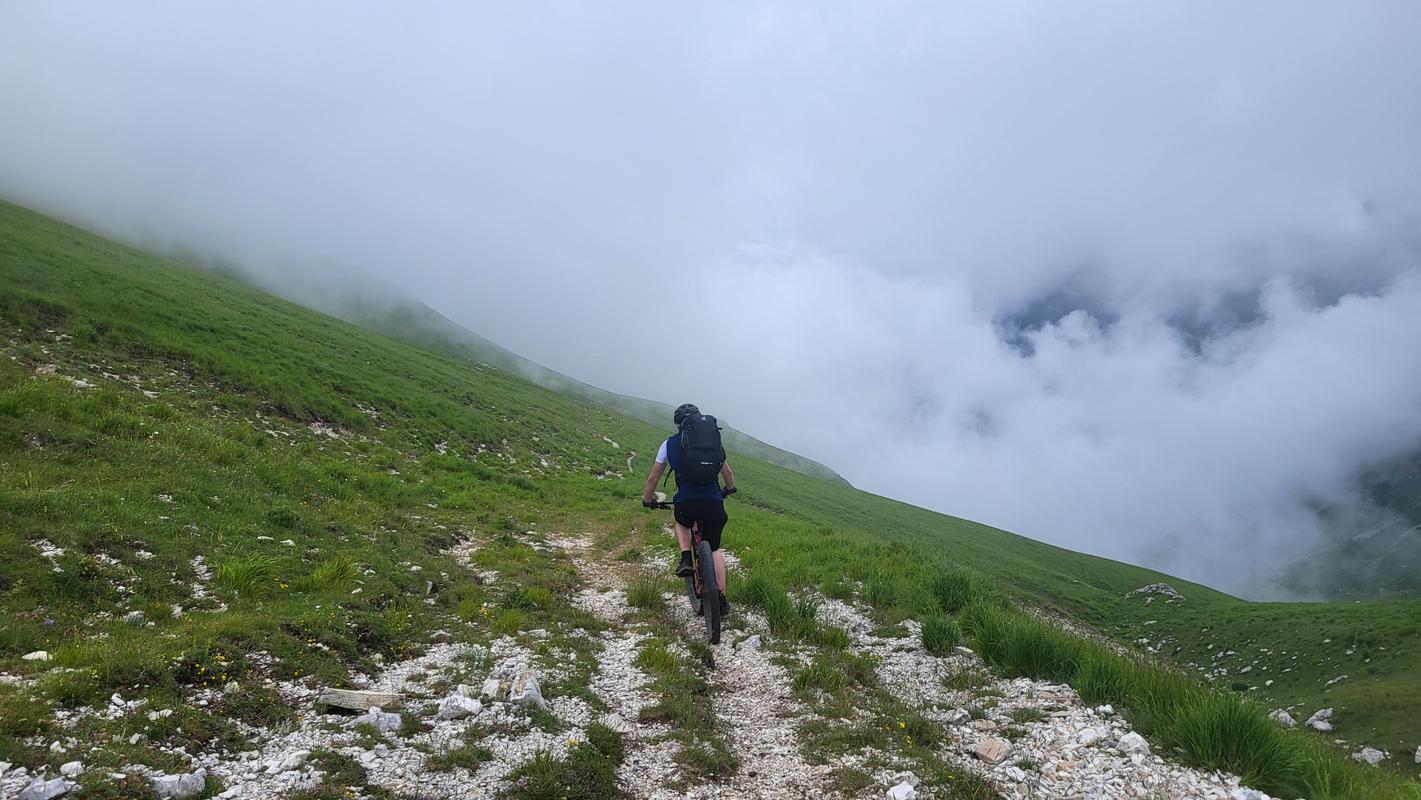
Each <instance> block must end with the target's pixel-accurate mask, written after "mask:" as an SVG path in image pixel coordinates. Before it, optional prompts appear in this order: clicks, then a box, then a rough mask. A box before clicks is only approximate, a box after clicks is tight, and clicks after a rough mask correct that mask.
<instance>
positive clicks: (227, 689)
mask: <svg viewBox="0 0 1421 800" xmlns="http://www.w3.org/2000/svg"><path fill="white" fill-rule="evenodd" d="M240 691H242V684H240V683H237V682H236V681H228V682H227V683H225V684H223V685H222V693H223V694H236V693H237V692H240Z"/></svg>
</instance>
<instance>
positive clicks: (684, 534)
mask: <svg viewBox="0 0 1421 800" xmlns="http://www.w3.org/2000/svg"><path fill="white" fill-rule="evenodd" d="M700 413H701V410H700V409H699V408H696V406H695V405H694V404H692V403H685V404H683V405H681V406H680V407H678V408H677V409H676V412H675V414H673V415H672V421H674V422H675V423H676V428H677V429H678V432H677V433H674V434H672V435H671V436H670V437H668V438H667V439H666V441H664V442H662V443H661V448H660V449H659V450H657V451H656V462H655V463H654V464H652V465H651V475H649V476H648V477H647V479H646V486H645V487H643V488H642V492H641V501H642V504H643V505H647V506H654V505H656V494H655V493H656V482H657V481H659V480H661V476H662V475H663V474H664V473H665V472H666V467H667V466H668V465H670V467H671V470H672V471H673V472H675V473H676V496H675V497H673V498H672V499H671V502H672V503H673V504H674V505H675V516H676V543H677V544H679V545H680V546H681V563H679V564H677V565H676V574H677V575H679V576H681V577H685V576H687V575H690V574H691V572H692V571H693V569H694V568H693V567H692V566H691V526H692V525H694V524H695V523H697V522H699V523H700V524H701V538H702V539H704V540H705V541H706V542H707V543H708V544H709V545H710V549H711V552H712V555H713V560H714V561H715V582H716V585H717V586H719V587H720V614H721V616H725V615H726V614H728V613H730V604H729V603H727V602H726V600H725V558H724V556H722V555H721V553H720V534H721V532H722V531H723V530H725V522H726V519H727V517H726V515H725V498H726V496H728V495H731V494H734V493H735V473H734V472H731V470H730V464H728V463H725V462H722V463H721V467H720V479H721V480H724V482H725V488H723V489H722V488H721V486H720V481H717V480H714V479H712V482H711V483H705V484H695V483H689V482H682V480H681V470H680V469H678V467H679V466H680V457H681V434H680V432H679V429H680V427H681V423H682V422H683V421H684V420H685V419H686V418H687V417H689V416H691V415H692V414H694V415H697V416H699V415H700Z"/></svg>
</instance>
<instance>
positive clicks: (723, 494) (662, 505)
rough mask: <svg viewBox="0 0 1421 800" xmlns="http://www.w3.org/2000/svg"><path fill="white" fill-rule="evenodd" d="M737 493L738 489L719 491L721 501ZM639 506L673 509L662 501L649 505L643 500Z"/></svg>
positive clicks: (663, 509) (662, 509)
mask: <svg viewBox="0 0 1421 800" xmlns="http://www.w3.org/2000/svg"><path fill="white" fill-rule="evenodd" d="M738 491H740V490H739V489H735V488H730V489H721V490H720V496H721V499H725V498H727V497H729V496H731V495H733V494H735V493H736V492H738ZM641 505H642V507H643V508H655V509H658V510H661V511H669V510H671V509H672V508H674V506H673V505H672V504H670V503H668V502H666V501H664V500H654V501H652V502H650V503H648V502H647V501H645V500H643V501H641Z"/></svg>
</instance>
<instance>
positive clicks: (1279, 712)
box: [1268, 708, 1298, 728]
mask: <svg viewBox="0 0 1421 800" xmlns="http://www.w3.org/2000/svg"><path fill="white" fill-rule="evenodd" d="M1268 718H1269V719H1271V720H1273V721H1274V722H1276V723H1278V724H1279V725H1282V726H1283V727H1284V728H1296V727H1298V721H1297V720H1295V719H1293V715H1292V714H1289V713H1288V712H1287V710H1285V709H1282V708H1278V709H1274V710H1273V713H1271V714H1269V715H1268Z"/></svg>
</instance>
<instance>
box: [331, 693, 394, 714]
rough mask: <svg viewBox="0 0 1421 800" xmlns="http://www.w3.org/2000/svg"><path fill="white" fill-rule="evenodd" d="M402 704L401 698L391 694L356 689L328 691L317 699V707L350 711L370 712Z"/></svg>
mask: <svg viewBox="0 0 1421 800" xmlns="http://www.w3.org/2000/svg"><path fill="white" fill-rule="evenodd" d="M398 702H400V696H399V695H397V694H392V693H390V692H364V691H359V690H355V689H327V690H325V691H324V692H321V696H320V697H318V698H316V703H317V705H327V706H334V707H336V708H344V709H348V710H350V711H369V710H370V709H372V708H384V707H385V706H391V705H394V704H396V703H398Z"/></svg>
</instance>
